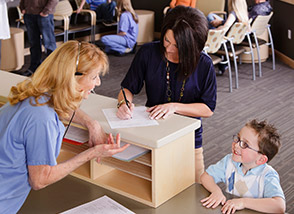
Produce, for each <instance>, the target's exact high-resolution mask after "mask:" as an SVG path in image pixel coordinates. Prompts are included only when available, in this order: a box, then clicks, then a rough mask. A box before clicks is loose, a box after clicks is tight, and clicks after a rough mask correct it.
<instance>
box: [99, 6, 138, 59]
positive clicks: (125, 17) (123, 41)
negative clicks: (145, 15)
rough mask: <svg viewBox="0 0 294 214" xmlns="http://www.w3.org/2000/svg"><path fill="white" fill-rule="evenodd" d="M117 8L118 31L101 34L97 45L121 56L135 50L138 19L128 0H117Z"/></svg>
mask: <svg viewBox="0 0 294 214" xmlns="http://www.w3.org/2000/svg"><path fill="white" fill-rule="evenodd" d="M117 8H118V17H119V24H118V33H117V34H116V35H107V36H103V37H102V38H101V40H100V41H99V43H98V45H100V46H102V48H103V50H104V51H105V52H106V53H112V54H115V55H119V56H122V55H124V54H125V53H126V52H129V51H131V50H132V52H134V51H135V44H136V40H137V37H138V21H139V20H138V17H137V15H136V13H135V11H134V9H133V7H132V4H131V1H130V0H117Z"/></svg>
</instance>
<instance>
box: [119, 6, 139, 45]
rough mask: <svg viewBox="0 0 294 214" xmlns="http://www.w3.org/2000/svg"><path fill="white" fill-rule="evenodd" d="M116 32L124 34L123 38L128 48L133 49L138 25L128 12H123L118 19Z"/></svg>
mask: <svg viewBox="0 0 294 214" xmlns="http://www.w3.org/2000/svg"><path fill="white" fill-rule="evenodd" d="M118 26H119V28H118V32H125V33H126V35H125V36H124V38H125V39H126V41H127V45H128V47H129V48H132V47H134V45H135V43H136V41H137V37H138V32H139V29H138V23H136V22H135V20H134V19H133V16H132V14H131V13H130V12H128V11H126V12H123V13H122V14H121V16H120V19H119V24H118Z"/></svg>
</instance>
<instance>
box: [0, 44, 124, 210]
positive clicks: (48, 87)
mask: <svg viewBox="0 0 294 214" xmlns="http://www.w3.org/2000/svg"><path fill="white" fill-rule="evenodd" d="M107 69H108V60H107V57H106V56H105V54H104V53H103V52H102V51H100V50H99V49H98V48H96V47H95V46H94V45H92V44H89V43H79V42H77V41H69V42H67V43H64V44H63V45H62V46H61V47H59V48H58V49H56V50H55V51H54V52H53V53H52V54H51V55H50V56H49V57H48V58H46V60H45V61H44V62H43V63H42V64H41V65H40V66H39V67H38V69H37V71H36V72H35V74H34V75H33V76H32V78H31V79H26V80H25V81H23V82H21V83H19V84H18V85H17V86H13V87H12V88H11V91H10V97H9V103H7V104H6V105H4V106H3V107H2V108H0V186H1V189H0V213H17V211H18V210H19V209H20V208H21V206H22V204H23V203H24V201H25V199H26V198H27V196H28V194H29V192H30V190H31V188H33V189H35V190H38V189H41V188H44V187H46V186H47V185H50V184H52V183H54V182H56V181H58V180H60V179H62V178H64V177H65V176H66V175H68V174H69V173H70V172H72V171H73V170H75V169H76V168H78V167H79V166H81V165H82V164H84V163H85V162H87V161H89V160H91V159H94V158H98V159H99V158H101V157H106V156H112V155H113V154H115V153H118V152H121V151H123V150H124V149H125V148H127V146H126V147H125V146H124V147H121V148H120V136H119V135H117V138H116V143H114V140H113V138H112V136H111V135H109V136H108V137H107V136H106V134H105V133H104V131H103V130H102V129H101V127H100V126H99V124H97V123H98V122H94V121H93V120H92V119H90V118H89V116H87V115H86V114H85V113H83V112H82V111H81V110H79V105H80V103H81V101H82V99H86V98H87V97H88V96H89V94H90V92H91V90H93V89H94V87H95V86H96V85H100V78H99V75H103V74H104V73H105V72H106V71H107ZM74 113H75V114H74ZM72 115H75V116H74V121H79V122H80V123H81V124H82V125H84V126H86V127H87V128H89V132H90V134H91V133H92V135H94V134H95V135H97V136H100V139H96V140H97V141H96V142H94V143H96V145H94V146H92V147H90V148H89V149H87V150H86V151H84V152H82V153H80V154H78V155H76V156H74V157H73V158H71V159H69V160H67V161H65V162H62V163H58V164H57V162H56V158H57V156H58V154H59V151H60V147H61V142H62V139H63V136H64V134H65V127H64V125H63V124H62V122H61V119H65V118H71V117H73V116H72ZM95 131H96V132H95ZM92 143H93V142H92ZM105 143H108V144H105Z"/></svg>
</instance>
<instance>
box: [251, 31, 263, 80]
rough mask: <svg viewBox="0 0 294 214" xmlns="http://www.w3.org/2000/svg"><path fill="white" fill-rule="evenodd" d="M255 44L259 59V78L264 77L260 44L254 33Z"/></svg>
mask: <svg viewBox="0 0 294 214" xmlns="http://www.w3.org/2000/svg"><path fill="white" fill-rule="evenodd" d="M253 36H254V40H255V44H256V53H257V58H258V68H259V74H258V75H259V77H262V71H261V59H260V51H259V44H258V39H257V36H256V33H255V32H253Z"/></svg>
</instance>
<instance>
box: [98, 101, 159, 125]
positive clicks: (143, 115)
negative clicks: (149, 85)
mask: <svg viewBox="0 0 294 214" xmlns="http://www.w3.org/2000/svg"><path fill="white" fill-rule="evenodd" d="M102 111H103V113H104V115H105V117H106V119H107V121H108V124H109V126H110V128H112V129H119V128H130V127H142V126H154V125H158V122H157V121H156V120H152V119H150V118H149V113H148V112H146V107H145V106H136V107H135V108H134V111H133V117H132V118H131V119H129V120H121V119H119V118H118V117H117V116H116V111H117V109H116V108H108V109H102Z"/></svg>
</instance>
